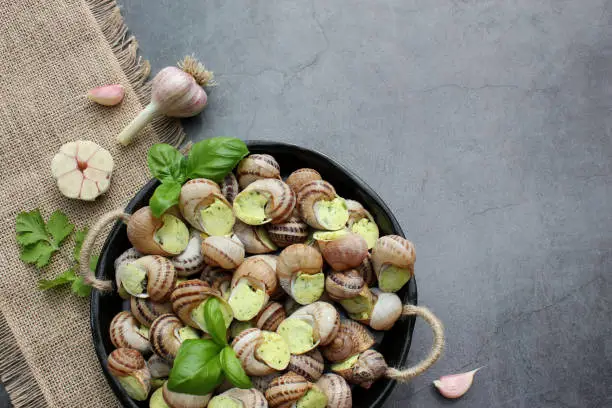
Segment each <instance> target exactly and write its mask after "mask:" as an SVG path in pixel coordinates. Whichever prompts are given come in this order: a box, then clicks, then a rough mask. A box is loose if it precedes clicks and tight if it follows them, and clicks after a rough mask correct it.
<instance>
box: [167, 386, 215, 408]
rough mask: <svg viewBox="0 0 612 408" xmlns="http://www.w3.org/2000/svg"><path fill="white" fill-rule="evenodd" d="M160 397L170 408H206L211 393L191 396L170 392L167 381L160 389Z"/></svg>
mask: <svg viewBox="0 0 612 408" xmlns="http://www.w3.org/2000/svg"><path fill="white" fill-rule="evenodd" d="M162 395H163V396H164V401H165V402H166V404H167V405H168V406H169V407H172V408H206V406H207V405H208V401H210V399H211V398H212V393H211V394H206V395H191V394H183V393H180V392H174V391H170V390H169V389H168V382H167V381H166V382H165V383H164V386H163V388H162Z"/></svg>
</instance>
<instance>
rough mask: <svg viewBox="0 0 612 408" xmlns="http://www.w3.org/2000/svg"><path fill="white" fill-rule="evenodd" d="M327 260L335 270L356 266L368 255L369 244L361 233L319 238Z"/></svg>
mask: <svg viewBox="0 0 612 408" xmlns="http://www.w3.org/2000/svg"><path fill="white" fill-rule="evenodd" d="M317 244H318V245H319V250H320V251H321V254H322V255H323V258H325V261H326V262H327V263H328V264H329V266H331V268H332V269H333V270H335V271H345V270H347V269H351V268H356V267H358V266H359V265H361V263H362V262H363V260H364V259H365V258H367V257H368V244H367V243H366V241H365V239H363V237H362V236H361V235H358V234H354V233H346V234H342V235H341V236H339V237H338V238H335V239H332V240H329V241H327V240H317Z"/></svg>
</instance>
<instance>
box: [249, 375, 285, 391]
mask: <svg viewBox="0 0 612 408" xmlns="http://www.w3.org/2000/svg"><path fill="white" fill-rule="evenodd" d="M281 375H282V373H281V372H280V371H277V372H275V373H272V374H268V375H263V376H259V377H253V378H251V382H252V383H253V388H254V389H256V390H257V391H260V392H261V393H264V392H266V390H267V389H268V387H269V386H270V383H271V382H272V380H273V379H275V378H278V377H280V376H281Z"/></svg>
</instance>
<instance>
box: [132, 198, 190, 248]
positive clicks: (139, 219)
mask: <svg viewBox="0 0 612 408" xmlns="http://www.w3.org/2000/svg"><path fill="white" fill-rule="evenodd" d="M165 217H172V218H176V217H174V216H173V215H167V216H166V215H164V216H162V217H160V218H155V217H154V216H153V213H152V212H151V208H150V207H148V206H147V207H142V208H141V209H139V210H138V211H136V212H135V213H134V214H132V215H131V216H130V220H129V221H128V225H127V236H128V239H129V240H130V243H131V244H132V245H133V246H134V248H135V249H136V250H137V251H139V252H141V253H143V254H147V255H162V256H173V255H177V254H179V253H180V252H181V251H182V249H181V250H180V251H177V252H168V251H167V250H166V249H164V248H163V245H162V244H161V243H160V242H159V241H158V240H157V239H156V233H157V231H158V230H159V229H160V228H162V227H163V226H164V218H165ZM176 219H177V220H178V222H180V223H181V224H182V223H183V222H182V221H181V220H180V219H178V218H176ZM183 228H186V227H185V226H184V225H183ZM183 248H184V247H183Z"/></svg>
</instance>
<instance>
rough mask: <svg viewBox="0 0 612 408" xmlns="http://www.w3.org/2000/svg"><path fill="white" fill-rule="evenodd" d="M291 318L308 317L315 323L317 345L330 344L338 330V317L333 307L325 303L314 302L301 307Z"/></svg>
mask: <svg viewBox="0 0 612 408" xmlns="http://www.w3.org/2000/svg"><path fill="white" fill-rule="evenodd" d="M291 317H292V318H293V317H297V318H300V317H310V318H311V319H312V320H313V321H314V322H316V323H315V328H316V330H317V331H318V337H319V345H320V346H327V345H328V344H330V343H331V342H332V341H333V340H334V338H335V337H336V335H337V334H338V330H340V315H339V314H338V311H337V310H336V308H335V307H333V306H332V305H330V304H329V303H326V302H320V301H319V302H314V303H311V304H309V305H306V306H302V307H301V308H299V309H298V310H296V311H295V312H293V314H292V315H291Z"/></svg>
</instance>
